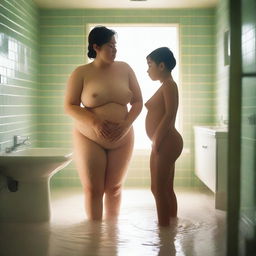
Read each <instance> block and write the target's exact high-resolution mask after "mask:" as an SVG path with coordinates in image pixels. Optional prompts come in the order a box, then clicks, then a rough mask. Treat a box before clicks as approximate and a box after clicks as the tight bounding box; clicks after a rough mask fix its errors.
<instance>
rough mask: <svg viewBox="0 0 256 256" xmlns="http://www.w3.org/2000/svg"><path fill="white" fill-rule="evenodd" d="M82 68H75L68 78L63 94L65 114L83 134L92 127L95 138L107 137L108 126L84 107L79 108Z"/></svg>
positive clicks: (81, 89)
mask: <svg viewBox="0 0 256 256" xmlns="http://www.w3.org/2000/svg"><path fill="white" fill-rule="evenodd" d="M84 68H85V67H84V66H81V67H78V68H76V69H75V70H74V71H73V72H72V74H71V75H70V77H69V80H68V83H67V89H66V94H65V102H64V109H65V112H66V114H68V115H69V116H71V117H72V118H73V119H74V120H75V122H76V123H77V124H78V126H77V127H80V128H81V127H82V128H81V129H79V131H80V132H81V133H83V129H86V127H88V126H90V127H92V128H93V129H94V130H95V132H96V134H97V136H103V137H107V136H108V134H109V129H108V124H107V123H105V122H102V121H101V120H99V119H98V118H97V117H96V116H95V115H94V114H93V113H92V112H91V111H89V110H87V109H86V107H81V106H80V104H81V94H82V91H83V83H84V78H83V76H84Z"/></svg>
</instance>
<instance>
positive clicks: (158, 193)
mask: <svg viewBox="0 0 256 256" xmlns="http://www.w3.org/2000/svg"><path fill="white" fill-rule="evenodd" d="M150 160H151V162H150V169H151V190H152V193H153V195H154V198H155V202H156V208H157V215H158V223H159V225H160V226H168V225H169V222H170V217H171V216H173V215H175V214H176V215H177V201H176V197H175V194H174V191H173V177H174V173H173V172H172V170H170V163H169V159H166V158H165V157H163V156H161V155H160V154H155V153H153V152H152V153H151V159H150ZM173 166H174V165H173ZM173 171H174V168H173ZM170 190H171V193H170ZM171 213H172V214H171ZM173 217H174V216H173Z"/></svg>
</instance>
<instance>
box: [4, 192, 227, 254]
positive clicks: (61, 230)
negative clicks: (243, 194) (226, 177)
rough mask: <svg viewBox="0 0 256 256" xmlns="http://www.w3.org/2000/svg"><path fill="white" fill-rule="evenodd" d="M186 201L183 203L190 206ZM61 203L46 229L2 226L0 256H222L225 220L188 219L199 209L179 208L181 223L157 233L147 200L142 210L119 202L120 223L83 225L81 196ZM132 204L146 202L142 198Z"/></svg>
mask: <svg viewBox="0 0 256 256" xmlns="http://www.w3.org/2000/svg"><path fill="white" fill-rule="evenodd" d="M130 193H133V192H130ZM134 193H136V194H138V193H140V192H138V191H136V192H134ZM143 193H145V192H143ZM148 193H149V192H148ZM146 195H148V194H147V193H146ZM191 196H193V195H191ZM191 196H190V197H189V200H187V201H186V202H189V201H191ZM65 198H66V199H65V200H58V201H56V203H55V204H54V207H55V208H54V209H53V218H52V222H51V223H49V224H22V223H10V224H8V223H4V224H1V225H0V228H1V229H0V232H1V236H0V248H1V253H0V255H1V256H23V255H25V256H30V255H31V256H73V255H74V256H80V255H81V256H110V255H111V256H126V255H127V256H131V255H133V256H141V255H147V256H151V255H152V256H156V255H157V256H169V255H171V256H187V255H189V256H197V255H199V256H201V255H207V256H215V255H218V256H221V255H225V253H224V251H225V248H224V245H225V230H224V226H225V225H224V223H225V222H224V221H225V219H224V215H222V216H220V217H219V218H218V217H217V216H216V215H215V212H214V210H213V209H212V210H211V214H209V212H201V215H199V214H193V213H195V211H196V210H197V211H200V207H199V208H197V209H196V210H195V209H194V208H193V207H191V209H190V210H191V212H188V211H187V210H186V211H185V212H184V210H183V209H182V204H181V209H180V216H181V217H179V218H178V219H177V220H175V221H172V222H171V225H170V227H165V228H159V227H158V225H157V218H156V212H155V206H154V202H153V201H152V200H151V199H150V196H149V198H148V200H149V201H148V200H144V201H145V204H144V205H143V201H141V202H136V203H134V204H129V202H127V204H126V202H125V198H124V202H123V205H124V207H123V208H122V210H121V215H120V218H119V220H117V221H102V222H97V221H85V220H84V210H83V207H82V202H81V201H82V200H83V198H82V196H81V194H79V195H78V197H73V196H72V197H70V198H67V197H65ZM137 198H144V199H145V196H141V197H140V196H137ZM182 201H183V200H182ZM186 202H184V203H186ZM184 213H185V214H184ZM189 216H192V217H191V218H189ZM194 216H198V217H197V218H196V217H194Z"/></svg>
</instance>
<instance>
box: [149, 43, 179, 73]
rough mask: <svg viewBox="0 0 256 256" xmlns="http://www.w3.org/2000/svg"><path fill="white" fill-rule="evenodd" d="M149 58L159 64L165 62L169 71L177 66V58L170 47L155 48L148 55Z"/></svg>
mask: <svg viewBox="0 0 256 256" xmlns="http://www.w3.org/2000/svg"><path fill="white" fill-rule="evenodd" d="M147 58H150V59H151V60H152V61H154V62H155V63H156V64H157V65H159V64H160V63H161V62H163V63H164V65H165V67H166V69H167V70H168V71H172V70H173V69H174V67H175V66H176V59H175V58H174V56H173V53H172V51H171V50H170V49H169V48H168V47H160V48H157V49H155V50H154V51H153V52H151V53H150V54H149V55H148V56H147Z"/></svg>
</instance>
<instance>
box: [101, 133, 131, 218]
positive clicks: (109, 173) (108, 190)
mask: <svg viewBox="0 0 256 256" xmlns="http://www.w3.org/2000/svg"><path fill="white" fill-rule="evenodd" d="M127 136H128V137H127V140H126V143H124V144H123V145H122V146H121V147H119V148H116V149H113V150H108V153H107V169H106V180H105V199H104V204H105V210H106V218H107V219H111V218H116V217H117V216H118V214H119V209H120V203H121V189H122V183H123V180H124V178H125V176H126V171H127V166H128V164H129V162H130V159H131V155H132V150H133V142H134V135H133V131H131V132H130V133H129V134H128V135H127Z"/></svg>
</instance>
